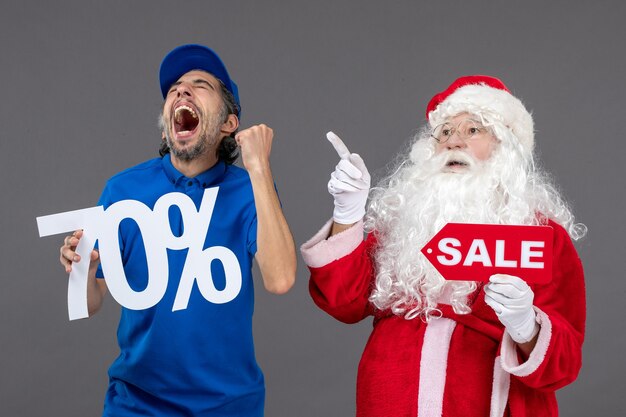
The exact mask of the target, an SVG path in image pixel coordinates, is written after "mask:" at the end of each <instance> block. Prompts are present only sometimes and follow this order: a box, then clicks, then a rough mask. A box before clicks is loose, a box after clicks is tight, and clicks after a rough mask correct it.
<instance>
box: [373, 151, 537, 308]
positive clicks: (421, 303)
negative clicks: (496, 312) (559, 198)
mask: <svg viewBox="0 0 626 417" xmlns="http://www.w3.org/2000/svg"><path fill="white" fill-rule="evenodd" d="M502 148H503V147H502V146H501V145H500V146H499V147H498V149H497V150H496V151H495V152H494V155H493V156H492V157H491V158H490V160H489V161H487V162H479V161H475V160H473V159H472V158H471V157H470V156H469V155H468V154H467V153H465V152H461V151H444V152H443V153H441V154H439V155H433V151H432V146H430V145H428V144H427V142H426V141H425V140H423V141H419V142H417V143H415V144H414V146H413V149H412V152H411V156H410V158H409V159H408V160H407V161H405V162H404V163H403V165H402V166H401V167H400V168H399V169H398V170H397V171H396V172H395V174H394V175H392V176H391V177H390V179H389V180H388V183H387V184H386V185H385V186H384V187H383V188H378V189H374V190H373V192H372V200H371V204H370V207H369V210H368V214H367V216H366V229H367V230H368V231H369V232H374V233H375V234H376V236H377V239H378V245H377V248H376V252H375V261H376V285H375V289H374V291H373V293H372V295H371V297H370V301H371V302H372V303H373V304H374V305H375V306H376V307H377V308H378V309H381V310H386V309H390V310H391V311H392V312H393V313H394V314H396V315H401V316H404V317H406V318H407V319H412V318H414V317H418V316H421V317H422V318H424V319H426V320H428V319H429V318H430V317H432V316H433V315H437V313H438V310H437V304H438V302H445V303H448V304H451V305H452V307H453V308H454V310H455V311H456V312H457V313H460V314H463V313H469V312H470V311H471V310H470V308H469V306H468V305H467V304H468V303H467V299H468V295H469V294H471V293H472V292H473V291H475V289H476V283H474V282H471V281H450V282H446V281H445V280H444V278H443V277H442V276H441V275H440V274H439V272H437V270H436V269H435V268H434V267H433V266H432V265H431V264H430V263H429V262H428V260H427V259H426V258H425V257H424V255H423V254H422V253H421V252H420V250H421V248H422V247H423V246H424V245H425V244H426V243H427V242H428V241H429V240H430V239H431V238H432V237H433V236H434V235H435V234H436V233H437V232H438V231H439V230H440V229H441V228H442V227H443V226H444V225H445V224H446V223H449V222H456V223H491V224H530V223H532V222H533V221H532V219H533V218H535V217H536V213H533V210H534V209H533V207H532V204H529V203H528V202H527V200H528V195H527V194H526V187H525V186H524V185H525V184H526V182H527V178H528V177H527V174H526V173H525V169H524V166H525V164H524V163H523V161H521V160H519V159H518V157H516V154H515V153H514V152H507V151H505V150H503V149H502ZM459 159H460V160H464V161H466V162H467V163H468V164H469V166H468V167H466V168H464V169H463V170H462V172H444V171H447V170H449V168H446V163H447V162H448V161H450V160H459Z"/></svg>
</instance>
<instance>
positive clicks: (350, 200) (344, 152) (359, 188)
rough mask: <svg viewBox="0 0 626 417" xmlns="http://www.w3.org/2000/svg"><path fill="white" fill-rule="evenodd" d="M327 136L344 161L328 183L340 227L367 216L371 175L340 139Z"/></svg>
mask: <svg viewBox="0 0 626 417" xmlns="http://www.w3.org/2000/svg"><path fill="white" fill-rule="evenodd" d="M326 137H327V138H328V140H329V141H330V143H331V144H332V145H333V147H334V148H335V150H336V151H337V153H338V154H339V157H340V158H341V160H340V161H339V163H338V164H337V167H336V168H335V171H334V172H333V173H332V174H330V181H328V192H329V193H330V194H331V195H332V196H333V198H334V199H335V210H334V211H333V220H334V221H335V222H336V223H339V224H352V223H356V222H358V221H359V220H361V218H363V216H364V215H365V204H366V203H367V195H368V194H369V190H370V174H369V172H367V168H366V167H365V162H363V159H361V157H360V156H359V155H357V154H355V153H350V151H349V150H348V148H347V147H346V145H344V143H343V141H342V140H341V139H340V138H339V136H337V135H335V134H334V133H333V132H328V133H327V134H326Z"/></svg>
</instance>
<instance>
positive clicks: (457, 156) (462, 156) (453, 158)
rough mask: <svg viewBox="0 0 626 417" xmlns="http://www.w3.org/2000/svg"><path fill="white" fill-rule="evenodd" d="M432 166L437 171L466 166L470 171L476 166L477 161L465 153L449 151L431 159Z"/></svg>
mask: <svg viewBox="0 0 626 417" xmlns="http://www.w3.org/2000/svg"><path fill="white" fill-rule="evenodd" d="M433 165H434V167H435V169H437V170H438V171H439V170H441V169H443V168H446V167H450V166H454V165H461V166H466V167H468V168H470V169H471V168H474V167H475V166H476V165H477V161H476V160H475V159H474V158H473V157H472V156H471V155H469V154H468V153H467V152H464V151H460V150H451V151H445V152H442V153H440V154H439V155H436V156H435V157H434V158H433Z"/></svg>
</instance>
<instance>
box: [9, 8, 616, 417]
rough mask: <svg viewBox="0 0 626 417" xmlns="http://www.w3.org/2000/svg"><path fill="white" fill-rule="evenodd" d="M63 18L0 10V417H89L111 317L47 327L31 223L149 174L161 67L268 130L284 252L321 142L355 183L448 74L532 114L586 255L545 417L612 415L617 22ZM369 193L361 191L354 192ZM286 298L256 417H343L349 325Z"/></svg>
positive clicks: (50, 306)
mask: <svg viewBox="0 0 626 417" xmlns="http://www.w3.org/2000/svg"><path fill="white" fill-rule="evenodd" d="M589 3H590V2H572V1H553V2H543V1H525V2H523V3H522V2H519V3H513V2H510V3H509V2H500V1H487V0H482V1H475V2H467V1H436V2H435V1H431V2H422V1H406V0H405V1H387V2H382V1H380V2H376V1H338V0H316V1H263V2H262V1H232V0H231V1H186V2H172V1H161V0H158V1H156V0H155V1H144V2H140V1H128V0H126V1H107V2H103V1H90V0H81V1H66V2H46V1H39V2H29V1H12V0H2V3H1V7H0V53H1V55H2V61H1V65H0V75H1V78H0V79H1V80H2V87H1V89H2V95H1V99H0V132H1V133H0V134H1V135H2V138H1V140H0V147H1V148H0V149H1V152H0V158H1V161H2V163H1V164H0V170H1V171H0V173H1V176H0V178H2V182H1V187H2V189H1V191H2V195H3V198H2V204H1V205H0V210H1V211H0V219H1V222H2V237H1V239H2V251H0V253H1V256H2V265H3V268H2V281H1V288H0V309H1V311H0V326H1V327H0V329H1V332H0V346H1V348H0V369H1V373H0V415H2V416H12V417H13V416H40V415H54V416H66V417H71V416H81V417H84V416H96V415H99V413H100V411H101V409H102V399H103V395H104V391H105V388H106V384H107V378H106V370H107V368H108V365H109V364H110V362H111V361H112V360H113V359H114V357H115V356H116V355H117V346H116V342H115V330H116V326H117V320H118V315H119V307H118V306H117V305H116V303H115V301H114V300H113V299H111V298H109V299H108V300H107V302H106V305H105V308H104V310H103V311H102V312H101V313H99V314H98V315H96V316H95V317H93V318H92V319H90V320H81V321H77V322H69V321H68V319H67V305H66V291H67V286H66V276H65V274H64V272H63V271H62V269H61V267H60V266H59V264H58V261H57V258H58V249H57V248H58V246H59V244H60V240H61V239H60V237H59V236H57V237H49V238H43V239H40V238H39V237H38V234H37V228H36V223H35V217H36V216H39V215H45V214H52V213H58V212H62V211H68V210H73V209H78V208H84V207H91V206H93V205H94V204H95V202H96V200H97V198H98V196H99V194H100V191H101V188H102V186H103V184H104V181H105V180H106V179H107V178H108V177H109V176H111V175H113V174H114V173H116V172H117V171H119V170H121V169H123V168H126V167H129V166H131V165H134V164H136V163H139V162H141V161H143V160H146V159H148V158H152V157H154V156H155V155H156V152H157V145H158V142H159V139H160V138H159V134H158V131H157V127H156V120H157V115H158V112H159V110H160V108H161V97H160V94H159V88H158V83H157V70H158V66H159V63H160V61H161V59H162V57H163V55H164V54H165V53H166V52H167V51H169V50H170V49H171V48H173V47H174V46H177V45H179V44H182V43H188V42H200V43H204V44H207V45H209V46H211V47H213V48H214V49H216V50H217V51H218V52H219V53H220V55H221V56H222V58H223V59H224V61H225V62H226V63H227V65H228V68H229V70H230V72H231V74H232V76H233V78H234V79H235V80H236V81H237V83H238V84H239V87H240V91H241V97H242V105H243V116H244V117H243V121H242V122H243V125H244V126H249V125H252V124H256V123H261V122H264V123H267V124H268V125H270V126H272V127H273V128H274V131H275V142H274V150H273V155H272V160H273V170H274V174H275V177H276V182H277V185H278V187H279V190H280V192H281V197H282V201H283V204H284V210H285V213H286V216H287V218H288V221H289V223H290V225H291V227H292V230H293V233H294V237H295V239H296V242H297V244H298V245H300V244H302V243H303V242H304V241H306V239H307V238H308V237H309V236H311V235H312V234H313V233H314V232H315V231H316V230H317V229H318V228H319V227H320V226H321V224H322V223H323V222H324V221H325V220H326V219H327V218H328V217H329V216H330V214H331V207H332V200H331V198H330V197H329V196H328V195H327V193H326V185H325V184H326V182H327V178H328V175H329V174H330V172H331V170H332V169H333V167H334V165H335V164H336V162H337V161H336V154H335V153H334V151H333V149H332V147H331V146H330V145H329V144H328V143H327V142H326V140H325V137H324V134H325V132H326V131H328V130H331V129H332V130H334V131H335V132H337V133H338V134H340V135H341V136H342V137H343V138H344V140H345V142H346V143H347V144H348V146H349V147H350V148H351V150H353V151H355V152H359V153H360V154H361V155H362V156H363V157H364V159H365V161H366V162H367V164H368V166H369V168H370V170H371V171H372V172H374V174H375V176H376V178H380V175H381V173H382V172H383V171H382V170H383V168H384V166H385V164H387V163H388V162H389V161H390V160H391V159H392V158H393V157H394V155H395V154H396V153H397V152H398V151H400V150H401V149H403V147H404V146H405V144H406V141H407V140H408V139H409V138H410V137H411V135H412V133H413V132H414V130H415V129H416V128H417V127H418V126H419V125H421V124H422V123H423V122H424V116H423V114H424V109H425V106H426V103H427V102H428V100H429V99H430V97H431V96H432V95H433V94H434V93H435V92H437V91H440V90H441V89H443V88H445V87H446V86H447V85H448V84H449V83H450V82H451V81H452V80H453V79H454V78H456V77H457V76H460V75H466V74H473V73H484V74H491V75H496V76H499V77H501V78H502V79H503V80H504V81H505V82H506V83H507V85H508V86H509V87H510V88H511V89H512V90H513V92H514V93H515V94H516V95H517V96H518V97H520V98H522V100H523V101H524V102H525V103H526V105H527V106H528V107H529V108H530V109H532V110H533V112H534V118H535V124H536V129H537V135H536V139H537V153H538V155H539V158H540V161H541V163H542V165H543V166H545V167H547V169H548V170H549V171H550V172H551V173H552V174H553V175H554V176H555V178H556V180H557V182H558V183H559V184H560V186H561V188H562V191H563V193H564V194H565V195H566V196H567V198H568V200H569V201H570V202H571V203H572V205H573V207H574V209H575V213H576V214H577V215H578V218H579V220H580V221H583V222H584V223H586V224H587V225H588V227H589V234H588V236H587V237H586V238H585V239H584V240H583V241H581V242H579V243H578V244H577V247H578V250H579V253H580V256H581V258H582V259H583V263H584V265H585V268H586V276H587V286H588V327H587V339H586V343H585V350H584V353H585V356H584V366H583V369H582V372H581V374H580V377H579V378H578V380H577V381H576V382H575V383H574V384H573V385H571V386H569V387H567V388H565V389H563V390H561V391H560V392H559V395H558V396H559V401H560V407H561V411H562V415H564V416H588V415H592V413H593V415H598V416H616V415H625V414H624V413H625V412H626V405H625V403H624V401H623V396H624V392H625V388H626V386H625V383H624V374H626V364H625V361H624V356H623V354H624V348H625V347H626V343H625V341H626V340H625V339H626V336H625V332H624V330H625V327H624V318H625V312H626V307H625V305H624V299H625V296H626V280H624V275H623V259H624V250H623V242H624V232H625V230H624V215H623V213H624V210H625V209H626V204H625V198H624V174H623V171H624V169H623V167H624V159H625V158H624V156H625V151H626V146H625V145H624V141H625V139H624V136H625V126H626V125H625V124H624V120H625V113H626V106H625V105H624V97H625V96H626V86H625V82H624V74H626V57H625V54H624V53H625V48H624V39H626V27H625V25H624V17H625V16H626V6H625V5H624V2H622V1H619V0H616V1H596V2H594V3H593V6H591V5H590V4H589ZM376 174H377V175H376ZM307 281H308V274H307V272H306V269H305V268H304V266H303V265H302V262H300V266H299V269H298V280H297V283H296V285H295V287H294V288H293V290H292V291H291V292H290V293H289V294H288V295H286V296H282V297H277V296H272V295H269V294H266V293H265V292H264V291H263V290H262V289H261V286H260V285H257V304H256V316H255V336H256V347H257V357H258V361H259V362H260V364H261V366H262V368H263V369H264V371H265V375H266V380H267V408H266V414H267V415H268V416H279V417H282V416H322V415H324V416H350V415H353V412H354V392H355V377H356V369H357V364H358V360H359V357H360V354H361V351H362V349H363V346H364V344H365V342H366V339H367V336H368V335H369V332H370V328H371V322H370V321H367V322H363V323H361V324H358V325H353V326H347V325H343V324H341V323H338V322H336V321H334V320H333V319H332V318H330V317H328V316H326V315H324V314H323V313H322V312H321V311H320V310H318V309H317V308H316V307H315V306H314V305H313V303H312V301H311V300H310V298H309V296H308V291H307Z"/></svg>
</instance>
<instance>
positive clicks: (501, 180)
mask: <svg viewBox="0 0 626 417" xmlns="http://www.w3.org/2000/svg"><path fill="white" fill-rule="evenodd" d="M426 116H427V119H428V124H427V126H426V127H425V128H424V129H422V130H421V131H420V132H419V133H418V134H417V135H416V138H415V140H414V142H413V143H412V146H411V150H410V153H409V154H408V155H406V156H405V157H404V158H403V159H402V161H401V163H400V165H399V166H397V167H394V169H392V171H391V172H392V174H390V175H389V176H388V177H387V178H385V179H383V180H382V181H381V182H380V184H379V186H378V187H376V188H374V189H373V191H372V192H371V193H370V192H369V181H370V180H369V174H368V171H367V168H366V167H365V164H364V162H363V160H362V159H361V158H360V157H359V156H358V155H356V154H352V153H350V151H348V149H347V147H346V146H345V145H344V144H343V142H342V141H341V140H340V139H339V138H338V137H337V136H336V135H334V134H332V133H329V134H328V139H329V140H330V141H331V143H332V144H333V146H334V147H335V149H336V150H337V153H338V154H339V157H340V162H339V164H338V165H337V168H336V169H335V171H334V172H333V174H332V175H331V180H330V182H329V184H328V189H329V192H330V193H331V195H332V196H333V198H334V202H335V209H334V212H333V218H332V219H331V220H329V222H328V223H327V224H326V225H325V226H324V227H323V228H322V229H321V230H320V231H319V232H318V233H317V234H316V235H315V236H314V237H313V238H311V239H310V240H309V241H308V242H307V243H305V244H304V245H303V246H302V255H303V258H304V260H305V261H306V263H307V264H308V266H309V269H310V271H311V281H310V292H311V296H312V297H313V300H314V301H315V303H316V304H317V305H318V306H319V307H320V308H322V309H323V310H324V311H326V312H327V313H329V314H330V315H332V316H333V317H335V318H337V319H338V320H341V321H343V322H346V323H354V322H358V321H360V320H362V319H364V318H366V317H368V316H370V315H371V316H374V329H373V332H372V335H371V337H370V339H369V341H368V343H367V346H366V347H365V351H364V352H363V357H362V359H361V362H360V364H359V373H358V382H357V416H360V417H361V416H363V417H364V416H397V415H407V416H424V417H425V416H460V415H472V416H474V415H475V416H527V415H532V416H556V415H557V413H558V411H557V404H556V397H555V394H554V392H555V391H556V390H557V389H558V388H561V387H562V386H564V385H567V384H568V383H571V382H572V381H574V380H575V379H576V377H577V375H578V372H579V370H580V366H581V348H582V343H583V339H584V323H585V291H584V279H583V272H582V266H581V263H580V260H579V258H578V255H577V253H576V250H575V249H574V246H573V244H572V239H578V238H580V237H582V236H583V235H584V233H585V228H584V226H582V225H579V224H576V223H575V222H574V218H573V215H572V214H571V211H570V210H569V208H568V206H567V205H566V203H565V202H564V201H563V199H562V198H561V197H560V195H559V194H558V193H557V192H556V191H555V187H553V186H552V185H551V184H550V183H549V182H548V181H547V179H546V176H545V175H544V173H542V172H540V171H539V170H537V168H536V164H535V163H534V160H533V147H534V131H533V120H532V118H531V116H530V113H529V112H528V111H527V110H526V108H525V107H524V105H523V104H522V103H521V102H520V100H518V99H517V98H516V97H514V96H513V95H512V94H511V93H510V91H509V90H508V89H507V87H506V86H505V85H504V84H503V83H502V82H501V81H500V80H498V79H496V78H493V77H487V76H469V77H462V78H459V79H458V80H456V81H455V82H454V83H452V85H450V86H449V87H448V88H447V89H446V90H444V91H443V92H441V93H439V94H437V95H435V96H434V97H433V98H432V99H431V101H430V103H429V104H428V106H427V111H426ZM368 197H369V198H370V204H369V206H368V207H367V208H366V202H367V198H368ZM452 223H455V224H459V227H460V226H463V227H464V226H467V230H466V232H465V233H466V234H470V235H469V236H455V237H453V238H452V237H449V238H448V239H447V240H445V242H444V243H443V244H441V245H440V246H439V249H440V250H442V251H443V253H439V255H437V254H435V253H434V252H433V251H434V250H435V249H436V248H437V246H436V245H435V246H434V248H435V249H433V248H432V247H431V246H432V245H431V246H429V244H430V243H431V241H434V240H436V238H437V236H438V233H440V232H441V233H443V229H444V226H446V225H449V227H451V226H450V224H452ZM481 225H482V226H481ZM520 226H521V227H520ZM546 226H549V227H546ZM504 227H508V228H514V227H518V228H520V229H517V230H521V229H525V230H526V231H528V229H532V230H530V235H533V236H540V238H535V237H533V238H532V239H530V240H529V239H525V238H524V237H523V236H522V237H520V236H521V235H519V236H518V235H516V234H514V233H509V232H508V231H507V232H506V233H504V235H503V236H504V237H502V233H501V232H500V235H498V237H496V238H493V239H491V240H489V239H486V238H484V236H479V235H480V234H489V233H491V232H489V233H487V229H489V230H491V228H496V229H498V228H504ZM535 227H536V230H537V231H538V232H541V233H534V232H535V230H534V229H535ZM471 230H474V231H471ZM498 230H501V229H498ZM502 230H504V229H502ZM545 230H549V231H550V233H549V234H548V235H546V234H545V233H544V232H545ZM475 231H478V232H477V233H475ZM364 232H366V233H367V237H366V238H365V239H363V235H364ZM525 233H526V232H525ZM490 236H491V235H490ZM493 236H495V235H493ZM493 236H491V237H493ZM546 236H549V237H546ZM437 239H438V238H437ZM443 240H444V239H441V240H440V242H441V241H443ZM469 242H471V244H470V243H469ZM423 248H426V250H430V251H431V252H433V253H432V255H428V253H429V252H427V251H426V252H425V253H422V252H421V250H422V249H423ZM426 255H428V256H430V258H428V257H427V256H426ZM437 256H440V258H439V259H440V260H441V261H442V262H443V263H445V264H447V265H443V266H445V267H449V268H455V269H454V274H456V275H455V276H454V280H447V279H445V276H442V272H440V271H443V270H444V268H442V265H437V267H435V265H433V264H432V263H431V262H430V261H429V259H431V260H432V259H433V258H436V257H437ZM478 267H480V268H481V274H484V273H485V271H492V272H490V273H489V274H488V275H487V276H484V275H480V274H477V273H476V274H475V273H474V272H475V271H476V270H475V269H473V268H478ZM538 269H540V271H539V273H537V270H538ZM545 269H547V270H545ZM531 272H532V273H531ZM459 274H461V276H459ZM463 274H466V275H463ZM533 274H534V275H533ZM479 275H480V276H479ZM487 277H488V282H487V283H485V282H484V281H486V280H487ZM536 277H539V278H536ZM545 277H548V279H544V278H545Z"/></svg>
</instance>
